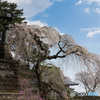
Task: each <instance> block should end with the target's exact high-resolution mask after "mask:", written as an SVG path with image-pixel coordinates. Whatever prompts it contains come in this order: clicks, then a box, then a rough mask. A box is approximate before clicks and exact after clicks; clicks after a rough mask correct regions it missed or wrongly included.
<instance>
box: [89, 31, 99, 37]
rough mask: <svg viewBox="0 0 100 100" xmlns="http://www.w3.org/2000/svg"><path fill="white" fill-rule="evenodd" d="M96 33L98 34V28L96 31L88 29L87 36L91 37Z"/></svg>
mask: <svg viewBox="0 0 100 100" xmlns="http://www.w3.org/2000/svg"><path fill="white" fill-rule="evenodd" d="M96 34H100V30H97V31H90V32H89V33H88V34H87V37H93V36H94V35H96Z"/></svg>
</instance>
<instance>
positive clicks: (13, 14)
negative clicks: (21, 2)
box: [0, 1, 25, 31]
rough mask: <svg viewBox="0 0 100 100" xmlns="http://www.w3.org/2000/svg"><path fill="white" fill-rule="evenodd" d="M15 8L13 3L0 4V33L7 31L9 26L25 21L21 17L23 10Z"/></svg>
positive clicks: (15, 5)
mask: <svg viewBox="0 0 100 100" xmlns="http://www.w3.org/2000/svg"><path fill="white" fill-rule="evenodd" d="M17 7H18V6H17V4H15V3H8V2H7V1H2V2H0V31H3V30H7V29H8V26H9V24H14V23H21V22H22V21H23V20H24V19H25V18H22V17H21V16H22V15H23V9H21V10H20V9H17Z"/></svg>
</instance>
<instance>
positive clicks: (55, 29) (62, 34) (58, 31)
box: [54, 27, 65, 35]
mask: <svg viewBox="0 0 100 100" xmlns="http://www.w3.org/2000/svg"><path fill="white" fill-rule="evenodd" d="M54 29H55V30H56V31H58V32H59V33H60V34H61V35H64V34H65V33H62V32H61V31H60V30H59V29H58V28H57V27H55V28H54Z"/></svg>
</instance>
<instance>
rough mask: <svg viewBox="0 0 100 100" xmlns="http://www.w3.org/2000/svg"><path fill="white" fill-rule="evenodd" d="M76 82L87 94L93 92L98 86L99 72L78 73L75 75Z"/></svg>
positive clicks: (99, 84) (99, 80)
mask: <svg viewBox="0 0 100 100" xmlns="http://www.w3.org/2000/svg"><path fill="white" fill-rule="evenodd" d="M76 80H77V81H78V82H79V83H80V85H81V86H82V87H83V88H84V89H85V90H86V93H88V92H95V91H96V90H98V88H99V86H100V70H98V71H95V72H86V71H84V72H80V73H77V74H76Z"/></svg>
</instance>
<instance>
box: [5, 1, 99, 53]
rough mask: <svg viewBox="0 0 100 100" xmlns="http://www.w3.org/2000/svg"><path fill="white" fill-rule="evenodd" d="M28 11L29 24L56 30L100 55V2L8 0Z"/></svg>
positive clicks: (26, 13) (25, 11)
mask: <svg viewBox="0 0 100 100" xmlns="http://www.w3.org/2000/svg"><path fill="white" fill-rule="evenodd" d="M7 1H9V2H14V3H17V4H18V7H19V8H20V9H23V10H24V16H25V17H26V21H27V22H28V24H31V25H33V24H38V25H40V26H48V27H54V28H55V29H57V30H58V31H59V32H60V33H61V34H69V35H71V36H72V37H73V38H74V40H75V41H76V43H77V44H79V45H81V46H83V47H85V48H86V49H87V50H88V51H89V52H91V53H96V54H100V0H7Z"/></svg>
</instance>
